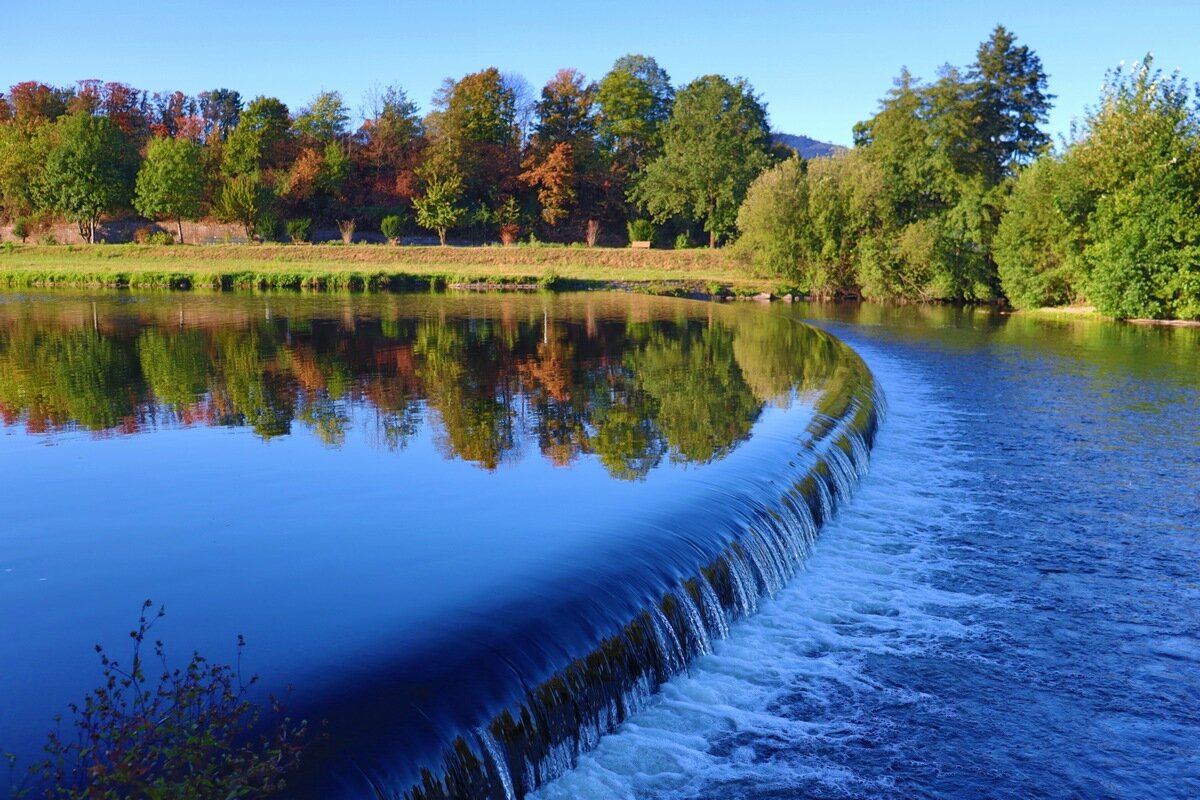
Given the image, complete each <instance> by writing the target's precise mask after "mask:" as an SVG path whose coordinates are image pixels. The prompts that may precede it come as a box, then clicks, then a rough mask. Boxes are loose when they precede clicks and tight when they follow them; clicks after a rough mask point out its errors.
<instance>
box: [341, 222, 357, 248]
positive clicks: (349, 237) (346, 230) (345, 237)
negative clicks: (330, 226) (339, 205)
mask: <svg viewBox="0 0 1200 800" xmlns="http://www.w3.org/2000/svg"><path fill="white" fill-rule="evenodd" d="M337 226H338V233H339V234H341V236H342V244H353V243H354V229H355V227H356V225H355V222H354V219H353V218H351V219H339V220H338V221H337Z"/></svg>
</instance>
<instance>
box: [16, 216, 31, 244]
mask: <svg viewBox="0 0 1200 800" xmlns="http://www.w3.org/2000/svg"><path fill="white" fill-rule="evenodd" d="M29 228H30V225H29V220H28V219H26V218H25V217H17V219H15V220H14V221H13V226H12V233H13V236H17V237H20V239H21V243H22V244H24V243H25V240H26V239H28V238H29Z"/></svg>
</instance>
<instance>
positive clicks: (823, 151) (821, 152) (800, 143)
mask: <svg viewBox="0 0 1200 800" xmlns="http://www.w3.org/2000/svg"><path fill="white" fill-rule="evenodd" d="M771 140H772V141H774V142H775V143H776V144H782V145H784V146H786V147H790V148H792V149H793V150H795V151H796V152H797V153H799V154H800V156H801V157H802V158H820V157H822V156H831V155H834V154H835V153H840V152H842V151H843V150H845V149H846V148H844V147H842V146H841V145H840V144H831V143H829V142H818V141H817V140H816V139H811V138H809V137H807V136H794V135H792V134H790V133H772V134H771Z"/></svg>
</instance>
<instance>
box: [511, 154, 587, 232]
mask: <svg viewBox="0 0 1200 800" xmlns="http://www.w3.org/2000/svg"><path fill="white" fill-rule="evenodd" d="M574 154H575V149H574V147H573V146H572V145H571V144H570V143H569V142H559V143H558V144H556V145H554V147H553V148H551V150H550V152H549V153H548V154H547V155H546V156H545V157H544V158H537V157H533V156H531V157H530V158H529V159H527V160H526V162H525V165H526V170H525V172H522V173H521V180H522V181H524V182H525V183H527V184H529V185H530V186H532V187H534V188H535V189H537V198H538V203H539V204H540V205H541V207H542V210H541V217H542V220H543V221H545V222H546V224H547V225H552V226H553V225H557V224H558V223H560V222H562V221H563V220H565V219H566V218H567V217H568V216H570V214H571V211H572V210H573V209H574V206H575V202H576V200H577V199H578V197H579V195H578V192H577V191H576V188H575V184H576V181H577V176H578V173H577V171H576V168H575V155H574Z"/></svg>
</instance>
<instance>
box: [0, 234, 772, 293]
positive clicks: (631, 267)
mask: <svg viewBox="0 0 1200 800" xmlns="http://www.w3.org/2000/svg"><path fill="white" fill-rule="evenodd" d="M459 285H470V286H479V287H485V288H486V287H493V288H506V287H508V288H513V287H522V288H543V289H588V288H610V289H611V288H619V289H630V290H635V291H651V292H654V293H673V294H674V293H687V292H698V293H704V294H714V293H716V292H714V291H712V290H713V289H714V287H719V288H720V289H723V290H727V291H728V292H730V293H735V294H746V293H750V294H752V293H754V292H758V291H770V290H771V289H772V288H774V287H773V285H772V284H771V283H770V282H768V281H766V280H765V279H759V278H755V277H753V276H750V275H748V274H747V273H746V272H745V271H743V269H742V268H741V267H740V265H739V264H738V263H737V262H736V261H735V260H734V259H733V258H731V257H729V256H728V254H727V253H725V252H723V251H719V250H718V251H709V250H698V249H697V250H633V249H624V248H621V249H618V248H582V247H554V246H546V245H539V246H517V247H412V246H405V247H392V246H386V245H352V246H348V247H347V246H340V245H338V246H326V245H282V244H268V245H187V246H180V245H173V246H148V245H58V246H42V245H16V246H14V247H11V248H8V247H5V248H4V249H3V250H0V286H7V287H11V288H27V287H40V286H104V287H117V288H124V287H154V288H172V289H199V288H208V289H245V288H250V289H311V290H325V291H346V290H349V291H386V290H404V289H419V288H428V287H433V288H441V287H444V286H459Z"/></svg>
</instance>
